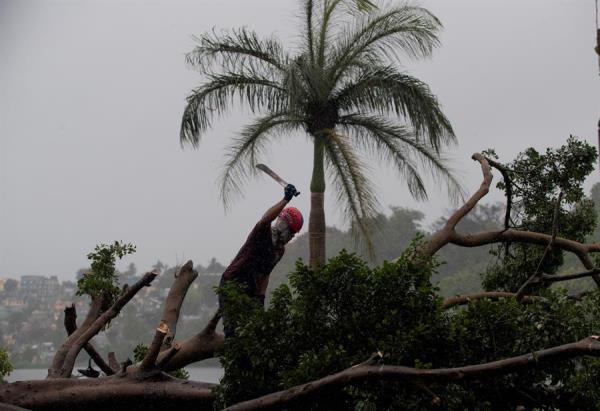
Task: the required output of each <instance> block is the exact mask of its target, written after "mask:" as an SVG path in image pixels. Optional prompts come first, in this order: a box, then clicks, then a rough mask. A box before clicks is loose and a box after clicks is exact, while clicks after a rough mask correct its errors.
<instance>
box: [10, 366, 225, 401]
mask: <svg viewBox="0 0 600 411" xmlns="http://www.w3.org/2000/svg"><path fill="white" fill-rule="evenodd" d="M215 386H216V385H215V384H210V383H203V382H191V381H186V380H179V379H175V378H172V377H170V376H168V375H167V374H164V373H161V372H154V373H148V374H145V375H142V374H138V373H134V374H125V375H123V374H120V375H115V376H111V377H106V378H97V379H73V378H53V379H48V380H39V381H20V382H15V383H12V384H4V385H0V403H2V402H4V403H7V404H12V405H16V406H19V407H23V408H26V409H31V410H36V411H37V410H43V411H46V410H48V411H54V410H57V411H58V410H64V411H69V410H86V411H94V410H107V409H111V408H112V409H127V410H129V411H130V410H161V411H163V410H182V409H195V410H212V409H213V408H212V404H213V401H214V393H213V389H214V387H215Z"/></svg>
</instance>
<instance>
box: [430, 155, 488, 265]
mask: <svg viewBox="0 0 600 411" xmlns="http://www.w3.org/2000/svg"><path fill="white" fill-rule="evenodd" d="M471 158H472V159H473V160H475V161H478V162H479V163H480V164H481V171H482V172H483V182H482V183H481V186H480V187H479V189H478V190H477V191H476V192H475V194H473V195H472V196H471V198H469V199H468V200H467V202H466V203H465V204H464V205H463V206H462V207H460V208H459V209H458V210H456V211H455V212H454V214H452V215H451V216H450V218H449V219H448V221H446V224H444V226H443V227H442V228H441V229H440V230H439V231H438V232H436V233H434V234H433V236H431V238H430V239H429V240H428V241H427V242H426V243H425V244H424V245H423V247H422V249H421V252H422V253H423V254H424V255H427V256H432V255H434V254H435V253H437V252H438V251H439V250H440V248H442V247H443V246H445V245H446V244H448V243H449V242H450V239H451V237H452V235H453V234H454V233H455V230H456V225H457V224H458V223H459V222H460V220H462V219H463V218H464V217H465V216H466V215H467V214H469V213H470V212H471V210H473V208H474V207H475V206H476V205H477V203H478V202H479V200H481V199H482V198H483V197H485V195H486V194H487V193H488V192H489V191H490V185H491V184H492V179H493V176H492V173H491V171H490V165H489V163H488V160H487V159H486V158H485V157H484V156H482V155H481V154H479V153H475V154H473V155H472V156H471Z"/></svg>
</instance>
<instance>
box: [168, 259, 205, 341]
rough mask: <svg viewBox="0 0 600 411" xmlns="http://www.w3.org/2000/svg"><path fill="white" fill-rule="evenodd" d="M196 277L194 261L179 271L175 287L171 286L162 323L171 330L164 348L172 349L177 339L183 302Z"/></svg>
mask: <svg viewBox="0 0 600 411" xmlns="http://www.w3.org/2000/svg"><path fill="white" fill-rule="evenodd" d="M196 277H198V272H196V271H194V263H193V262H192V260H189V261H188V262H187V263H185V264H184V265H183V266H182V267H181V269H180V270H179V273H178V274H177V275H176V276H175V281H173V285H171V289H170V290H169V294H168V295H167V299H166V301H165V308H164V310H163V315H162V321H163V322H164V323H165V324H166V325H167V327H168V329H169V332H168V334H167V336H166V337H165V340H164V346H163V348H168V347H170V346H171V343H172V342H173V341H174V339H175V332H176V330H177V322H178V321H179V314H180V312H181V305H182V304H183V300H184V299H185V296H186V294H187V291H188V289H189V287H190V285H192V282H193V281H194V280H195V279H196Z"/></svg>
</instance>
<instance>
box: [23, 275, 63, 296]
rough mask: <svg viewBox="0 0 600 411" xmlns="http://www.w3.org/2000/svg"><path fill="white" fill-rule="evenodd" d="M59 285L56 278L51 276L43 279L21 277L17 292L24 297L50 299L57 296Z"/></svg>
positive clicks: (40, 277) (36, 276)
mask: <svg viewBox="0 0 600 411" xmlns="http://www.w3.org/2000/svg"><path fill="white" fill-rule="evenodd" d="M59 289H60V283H59V282H58V278H57V277H56V276H55V275H53V276H51V277H44V276H41V275H22V276H21V284H20V287H19V292H20V293H21V295H22V296H23V297H24V298H26V297H42V298H45V297H51V296H55V295H56V294H58V292H59Z"/></svg>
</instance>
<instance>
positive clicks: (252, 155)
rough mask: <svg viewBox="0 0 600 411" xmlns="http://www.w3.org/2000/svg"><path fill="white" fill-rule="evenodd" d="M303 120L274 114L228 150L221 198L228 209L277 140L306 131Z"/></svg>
mask: <svg viewBox="0 0 600 411" xmlns="http://www.w3.org/2000/svg"><path fill="white" fill-rule="evenodd" d="M302 124H303V119H302V118H298V117H295V116H293V115H290V114H289V113H285V112H283V113H272V114H269V115H267V116H264V117H261V118H259V119H257V120H256V121H255V122H253V123H252V124H250V125H248V126H246V127H245V128H244V129H243V130H242V132H241V133H240V136H239V137H237V138H235V139H234V140H233V143H232V144H231V145H230V146H229V147H228V148H227V154H226V158H227V160H226V162H225V165H224V167H223V172H222V174H221V178H220V184H219V186H220V195H221V200H222V201H223V204H224V205H225V207H226V208H227V207H228V206H229V204H230V201H231V199H232V198H233V196H234V195H239V194H241V193H242V192H243V190H242V187H243V185H244V183H246V182H247V181H248V180H249V179H250V177H252V176H253V175H255V168H254V166H255V164H256V163H258V162H259V160H258V158H259V156H260V154H261V153H262V152H263V151H264V148H265V144H266V143H267V142H269V141H271V140H270V138H271V137H273V136H281V135H282V133H284V132H285V133H287V134H289V133H291V132H293V131H295V130H297V129H298V128H300V127H302Z"/></svg>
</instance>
